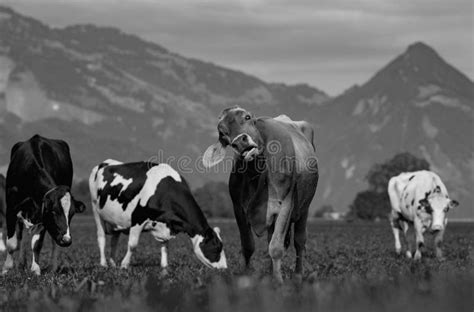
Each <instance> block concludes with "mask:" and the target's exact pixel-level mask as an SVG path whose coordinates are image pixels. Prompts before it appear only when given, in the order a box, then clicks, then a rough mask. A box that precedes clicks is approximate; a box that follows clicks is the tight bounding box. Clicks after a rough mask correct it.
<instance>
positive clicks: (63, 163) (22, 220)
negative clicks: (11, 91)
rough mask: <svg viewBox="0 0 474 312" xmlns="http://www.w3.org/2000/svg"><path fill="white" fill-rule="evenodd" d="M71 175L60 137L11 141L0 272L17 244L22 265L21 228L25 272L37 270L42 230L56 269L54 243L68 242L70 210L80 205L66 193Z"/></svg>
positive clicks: (8, 266)
mask: <svg viewBox="0 0 474 312" xmlns="http://www.w3.org/2000/svg"><path fill="white" fill-rule="evenodd" d="M72 174H73V173H72V161H71V156H70V154H69V146H68V145H67V143H66V142H64V141H62V140H52V139H47V138H44V137H41V136H39V135H35V136H33V137H32V138H30V139H29V140H28V141H25V142H18V143H16V144H15V145H14V146H13V148H12V151H11V156H10V165H9V167H8V171H7V179H6V203H7V211H6V221H7V222H6V223H7V250H8V254H7V258H6V260H5V263H4V265H3V273H6V272H8V270H9V269H11V268H12V267H13V257H12V254H13V252H14V251H16V250H17V249H18V248H20V258H21V261H20V262H23V263H22V264H24V259H23V252H22V250H21V238H22V233H23V227H26V229H30V231H31V232H32V238H31V248H32V250H33V260H32V263H31V271H32V272H34V273H35V274H37V275H39V274H40V272H41V270H40V267H39V264H38V262H39V255H40V252H41V248H42V246H43V240H44V236H45V234H46V232H48V233H49V234H50V236H51V238H52V240H53V244H52V245H53V251H52V253H51V260H52V262H53V265H52V266H53V270H55V269H56V268H57V262H56V261H57V260H56V258H57V255H56V252H55V249H56V244H58V245H59V246H61V247H67V246H69V245H71V243H72V239H71V233H70V230H69V225H70V223H71V219H72V217H73V216H74V213H76V212H83V211H84V209H85V206H84V204H83V203H81V202H79V201H76V200H75V199H74V198H73V196H72V195H71V184H72ZM54 242H55V243H56V244H55V243H54Z"/></svg>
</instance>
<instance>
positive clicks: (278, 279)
mask: <svg viewBox="0 0 474 312" xmlns="http://www.w3.org/2000/svg"><path fill="white" fill-rule="evenodd" d="M273 280H274V281H275V283H276V284H277V285H282V284H283V277H282V276H281V274H278V275H273Z"/></svg>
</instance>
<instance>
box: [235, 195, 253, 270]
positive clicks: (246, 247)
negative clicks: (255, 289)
mask: <svg viewBox="0 0 474 312" xmlns="http://www.w3.org/2000/svg"><path fill="white" fill-rule="evenodd" d="M234 215H235V220H236V221H237V225H238V227H239V233H240V244H241V246H242V255H243V256H244V261H245V267H246V268H247V269H248V268H250V258H251V257H252V255H253V253H254V251H255V241H254V238H253V234H252V230H251V228H250V224H249V223H248V221H247V218H246V217H245V213H244V210H243V208H242V207H240V206H236V205H235V204H234Z"/></svg>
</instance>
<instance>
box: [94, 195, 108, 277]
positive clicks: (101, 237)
mask: <svg viewBox="0 0 474 312" xmlns="http://www.w3.org/2000/svg"><path fill="white" fill-rule="evenodd" d="M96 205H97V204H96V203H94V202H92V211H93V213H94V220H95V225H96V227H97V244H98V245H99V254H100V265H101V266H102V267H104V268H106V267H107V260H106V258H105V231H104V224H103V223H102V220H101V219H100V216H99V213H98V212H97V207H96Z"/></svg>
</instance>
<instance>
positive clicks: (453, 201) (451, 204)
mask: <svg viewBox="0 0 474 312" xmlns="http://www.w3.org/2000/svg"><path fill="white" fill-rule="evenodd" d="M448 206H449V209H453V208H456V207H457V206H459V202H458V201H457V200H454V199H451V201H450V202H449V204H448Z"/></svg>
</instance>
